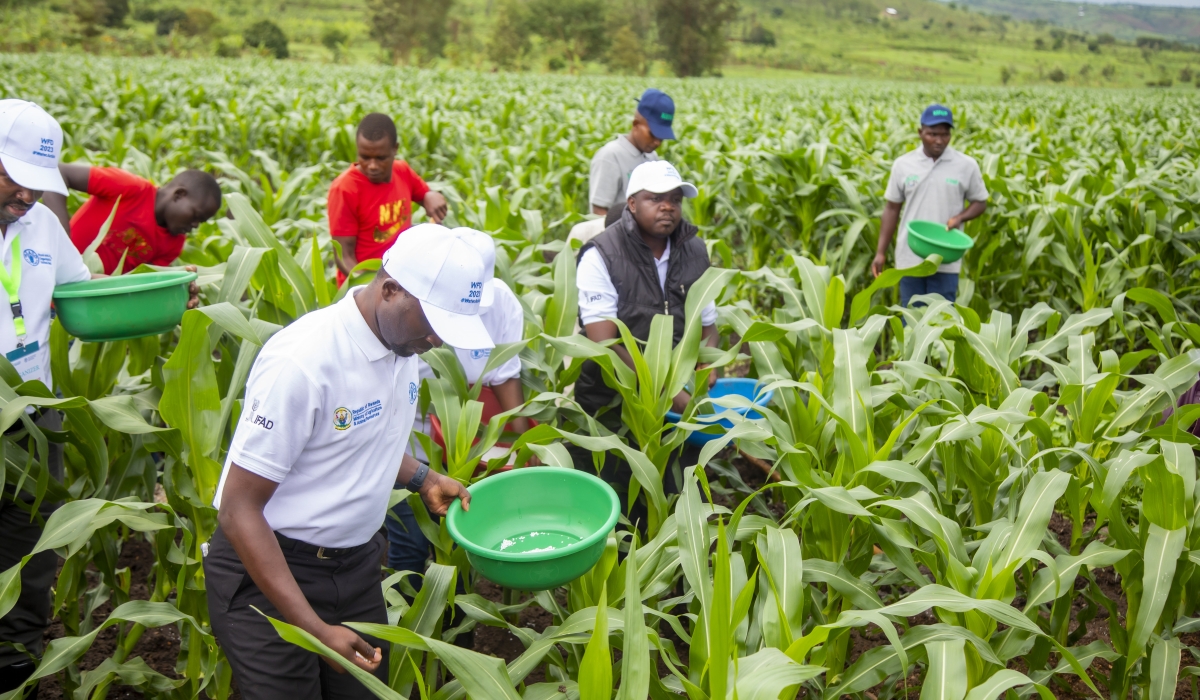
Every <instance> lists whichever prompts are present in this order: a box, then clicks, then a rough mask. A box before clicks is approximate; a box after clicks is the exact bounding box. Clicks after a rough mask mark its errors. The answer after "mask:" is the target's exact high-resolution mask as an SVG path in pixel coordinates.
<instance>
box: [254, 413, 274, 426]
mask: <svg viewBox="0 0 1200 700" xmlns="http://www.w3.org/2000/svg"><path fill="white" fill-rule="evenodd" d="M254 425H261V426H262V427H264V428H266V429H267V430H270V429H271V428H274V427H275V421H273V420H267V417H266V416H262V415H259V416H255V417H254Z"/></svg>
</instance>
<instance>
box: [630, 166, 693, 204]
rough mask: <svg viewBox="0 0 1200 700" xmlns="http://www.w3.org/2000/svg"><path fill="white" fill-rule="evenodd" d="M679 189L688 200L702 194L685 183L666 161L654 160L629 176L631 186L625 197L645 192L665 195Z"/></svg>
mask: <svg viewBox="0 0 1200 700" xmlns="http://www.w3.org/2000/svg"><path fill="white" fill-rule="evenodd" d="M678 189H683V196H684V197H688V198H691V197H695V196H696V195H697V194H699V193H700V192H699V190H697V189H696V186H695V185H693V184H692V183H690V182H684V181H683V178H682V177H680V175H679V171H678V170H676V169H675V166H674V165H671V164H670V163H668V162H667V161H665V160H652V161H650V162H649V163H642V164H641V165H639V166H637V167H636V168H634V169H633V172H632V173H630V174H629V186H627V187H626V188H625V197H626V198H628V197H632V196H633V195H635V194H637V193H638V192H643V191H645V192H653V193H654V194H663V193H664V192H671V191H673V190H678Z"/></svg>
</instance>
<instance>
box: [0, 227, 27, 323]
mask: <svg viewBox="0 0 1200 700" xmlns="http://www.w3.org/2000/svg"><path fill="white" fill-rule="evenodd" d="M11 265H12V269H11V270H6V269H4V265H0V285H4V291H5V292H8V305H9V307H10V308H11V309H12V316H13V328H14V329H15V330H16V332H17V347H21V346H22V345H23V344H24V343H23V341H22V339H23V338H24V337H25V316H24V314H22V313H21V297H20V291H21V234H19V233H14V234H13V238H12V262H11Z"/></svg>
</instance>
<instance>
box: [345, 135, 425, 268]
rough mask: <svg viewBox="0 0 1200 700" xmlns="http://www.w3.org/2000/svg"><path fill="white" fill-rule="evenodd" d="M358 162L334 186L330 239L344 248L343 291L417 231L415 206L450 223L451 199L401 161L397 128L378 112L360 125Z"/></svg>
mask: <svg viewBox="0 0 1200 700" xmlns="http://www.w3.org/2000/svg"><path fill="white" fill-rule="evenodd" d="M355 145H356V147H357V149H358V162H357V163H353V164H351V165H350V167H349V168H347V169H346V171H345V172H344V173H342V174H341V175H338V176H337V179H335V180H334V181H333V184H332V185H330V186H329V235H330V236H332V237H333V240H335V241H337V242H338V243H339V244H340V245H341V246H342V253H341V256H339V257H338V258H337V259H336V262H337V267H338V275H337V281H338V285H339V286H341V284H342V282H344V281H345V279H346V277H347V276H348V275H349V274H350V271H351V270H353V269H354V267H355V266H356V265H358V264H359V263H360V262H363V261H364V260H376V259H379V258H380V257H382V256H383V253H384V251H386V250H387V249H388V248H390V247H391V246H392V243H394V242H395V241H396V237H397V236H399V235H400V234H401V233H403V232H404V231H405V230H406V229H408V227H409V226H411V225H412V210H413V203H414V202H416V203H419V204H420V205H421V206H422V207H424V208H425V213H426V214H427V215H428V216H429V218H430V220H431V221H433V223H435V224H440V223H441V222H442V219H444V218H445V217H446V212H447V211H448V206H447V204H446V198H445V197H443V196H442V195H441V193H439V192H434V191H433V190H431V189H429V185H427V184H425V181H424V180H422V179H421V177H420V176H419V175H417V173H416V172H415V171H413V169H412V168H411V167H409V165H408V163H405V162H404V161H403V160H398V159H397V158H396V151H397V149H398V148H399V141H398V140H397V138H396V123H395V122H393V121H392V118H391V117H389V116H387V115H386V114H379V113H378V112H374V113H371V114H368V115H367V116H365V117H363V119H362V121H361V122H359V123H358V132H357V136H356V138H355Z"/></svg>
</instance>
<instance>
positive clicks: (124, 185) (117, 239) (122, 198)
mask: <svg viewBox="0 0 1200 700" xmlns="http://www.w3.org/2000/svg"><path fill="white" fill-rule="evenodd" d="M58 169H59V172H60V173H62V177H63V180H64V181H65V182H66V183H67V187H69V188H71V189H73V190H79V191H81V192H87V193H88V194H89V195H90V196H89V197H88V200H87V201H86V202H84V203H83V206H81V207H79V210H78V211H76V212H75V215H74V216H72V217H70V218H68V216H67V198H66V197H64V196H62V195H59V194H55V193H52V192H48V193H46V196H45V199H44V202H45V204H46V206H48V207H49V208H50V210H51V211H53V212H54V213H55V215H56V216H58V220H59V221H61V222H62V225H63V227H64V228H66V229H67V232H68V233H69V234H70V235H71V242H72V243H74V244H75V248H76V249H77V250H78V251H79V252H81V253H82V252H83V251H85V250H87V248H88V246H89V245H91V243H92V241H94V240H95V239H96V236H97V235H99V234H100V229H101V227H103V226H104V222H105V221H107V220H108V217H109V215H110V214H112V212H113V209H114V208H116V210H117V213H116V215H115V216H114V217H113V222H112V225H111V226H110V227H109V229H108V235H106V236H105V238H104V240H103V241H102V242H101V243H100V246H99V247H98V248H97V249H96V254H97V255H99V256H100V261H101V262H102V263H103V264H104V272H105V274H110V275H111V274H112V273H113V271H115V270H116V269H117V264H118V263H120V261H121V257H122V256H124V257H125V264H124V265H123V267H122V272H129V271H130V270H132V269H134V268H135V267H137V266H138V265H141V264H143V263H145V264H147V265H170V264H171V263H173V262H175V259H176V258H178V257H179V254H180V253H181V252H183V245H184V243H186V242H187V234H189V233H191V232H192V231H194V230H196V227H197V226H199V225H200V224H202V223H204V222H205V221H208V220H209V219H211V218H212V217H214V216H216V214H217V211H218V210H219V209H220V208H221V187H220V185H218V184H217V180H216V178H214V177H213V176H212V175H209V174H208V173H205V172H202V171H199V170H184V171H183V172H181V173H179V174H178V175H176V176H175V177H173V178H171V181H170V182H168V183H167V184H165V185H163V186H162V187H155V186H154V183H152V182H150V181H149V180H146V179H145V178H140V177H138V176H137V175H134V174H133V173H130V172H126V171H124V170H121V169H120V168H99V167H93V166H90V165H84V164H82V163H62V164H60V165H59V166H58Z"/></svg>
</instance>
